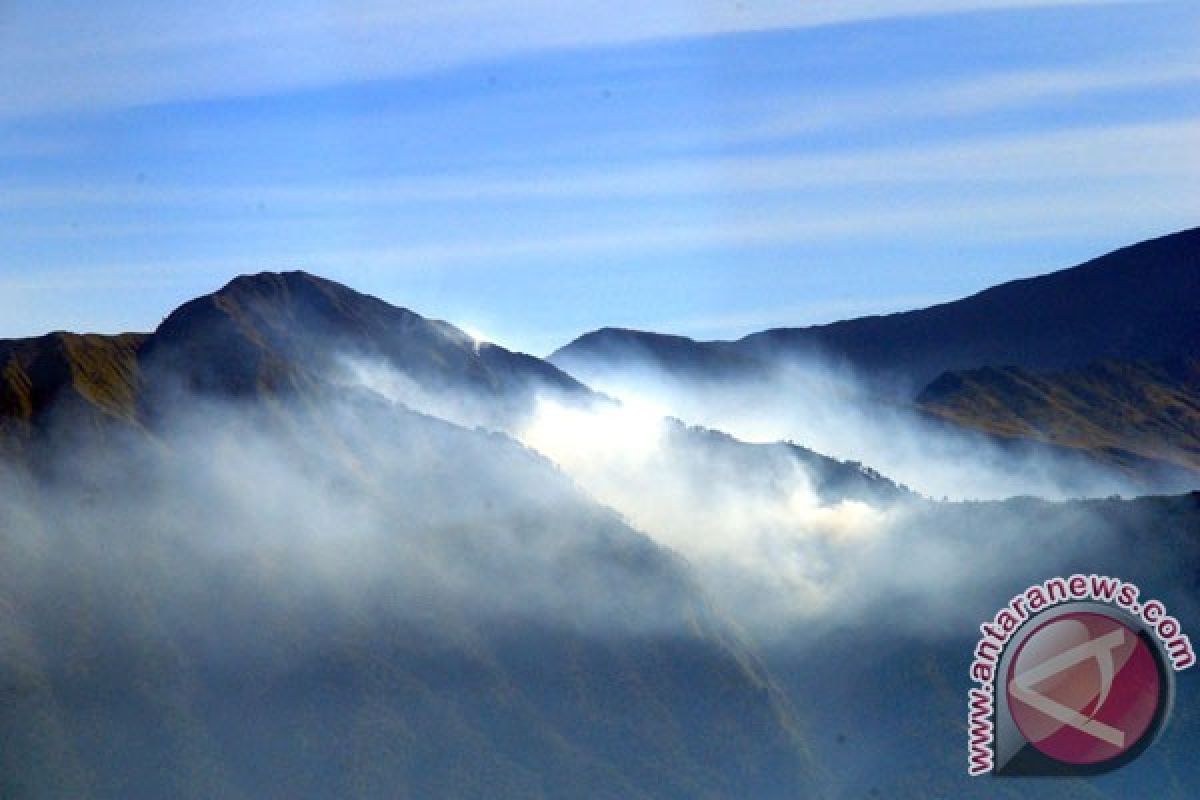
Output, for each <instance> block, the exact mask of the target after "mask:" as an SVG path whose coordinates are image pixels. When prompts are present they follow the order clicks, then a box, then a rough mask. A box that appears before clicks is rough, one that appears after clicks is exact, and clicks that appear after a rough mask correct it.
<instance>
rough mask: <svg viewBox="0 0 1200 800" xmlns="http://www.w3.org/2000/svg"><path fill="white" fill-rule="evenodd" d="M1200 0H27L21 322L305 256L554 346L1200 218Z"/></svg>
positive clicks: (10, 12)
mask: <svg viewBox="0 0 1200 800" xmlns="http://www.w3.org/2000/svg"><path fill="white" fill-rule="evenodd" d="M1198 90H1200V4H1196V3H1194V2H1190V1H1189V0H1183V1H1180V2H1147V1H1142V2H1127V3H1119V2H1102V1H1097V0H1092V1H1089V2H1064V1H1062V0H1059V1H1055V0H886V1H885V0H836V1H835V0H803V1H802V0H788V1H787V2H775V1H774V0H763V1H762V2H756V1H755V0H740V1H735V2H724V1H722V2H715V1H713V0H691V2H684V1H683V0H661V1H660V2H656V3H652V4H648V3H644V2H627V1H626V0H604V2H599V1H598V0H578V1H577V2H573V3H562V2H558V1H557V0H505V2H499V1H498V0H444V1H443V2H439V3H429V4H423V5H422V4H416V3H409V2H404V3H379V2H366V1H365V0H362V1H360V0H338V1H337V2H334V1H333V0H328V1H327V2H320V1H318V0H301V1H300V2H288V3H283V2H276V0H265V1H264V2H256V3H253V4H251V3H244V2H230V1H229V0H216V1H215V2H208V3H192V2H182V0H164V1H163V2H155V3H133V2H127V1H126V0H113V1H112V2H107V3H104V4H98V3H84V2H64V1H62V0H36V2H35V0H0V309H2V310H3V313H0V337H16V336H29V335H37V334H40V333H43V332H46V331H49V330H58V329H69V330H80V331H83V330H87V331H99V332H115V331H118V330H151V329H153V328H154V327H155V326H156V325H157V324H158V323H159V322H160V320H161V319H162V317H163V316H164V315H165V314H166V313H168V312H169V311H170V310H171V309H173V308H174V307H176V306H177V305H179V304H180V303H182V302H184V301H186V300H187V299H190V298H191V297H194V296H196V295H199V294H203V293H205V292H209V291H213V290H215V289H216V288H218V287H219V286H221V285H223V284H224V283H226V282H227V281H228V280H229V279H231V278H232V277H234V276H235V275H238V274H242V273H248V272H259V271H263V270H283V269H305V270H308V271H310V272H313V273H316V274H320V275H323V276H325V277H328V278H331V279H334V280H338V281H341V282H343V283H346V284H348V285H350V286H352V287H354V288H356V289H359V290H361V291H366V292H369V293H371V294H375V295H377V296H379V297H382V298H383V299H385V300H387V301H389V302H392V303H394V304H397V305H401V306H405V307H407V308H411V309H413V310H415V311H417V312H419V313H422V314H424V315H426V316H432V317H438V318H443V319H448V320H450V321H452V322H455V323H456V324H459V325H460V326H462V327H465V328H467V329H468V330H470V331H472V332H474V333H475V334H476V335H479V336H481V337H483V338H486V339H489V340H492V341H496V342H499V343H501V344H504V345H506V346H510V347H513V348H516V349H521V350H525V351H527V352H532V353H535V354H538V355H544V354H546V353H548V352H550V351H552V350H553V349H555V348H556V347H558V346H561V345H563V344H565V343H566V342H568V341H570V340H571V339H573V338H574V337H575V336H577V335H579V334H581V333H583V332H586V331H588V330H592V329H595V328H598V327H601V326H605V325H616V326H624V327H635V328H643V329H652V330H660V331H667V332H672V333H681V334H685V335H690V336H695V337H698V338H736V337H739V336H742V335H745V334H746V333H750V332H752V331H756V330H761V329H763V328H768V327H775V326H784V325H805V324H814V323H820V322H827V321H832V320H834V319H840V318H846V317H853V316H860V315H863V314H871V313H882V312H888V311H896V310H902V309H906V308H913V307H920V306H925V305H929V304H931V303H934V302H940V301H943V300H949V299H953V298H956V297H960V296H963V295H966V294H970V293H972V292H975V291H978V290H980V289H982V288H985V287H987V286H989V285H993V284H995V283H998V282H1002V281H1005V280H1010V279H1013V278H1019V277H1026V276H1029V275H1034V274H1040V273H1045V272H1048V271H1052V270H1054V269H1059V268H1062V267H1067V266H1071V265H1073V264H1076V263H1079V262H1081V261H1083V260H1086V259H1087V258H1090V257H1093V256H1096V255H1100V254H1102V253H1104V252H1107V251H1109V250H1111V249H1114V248H1116V247H1120V246H1123V245H1126V244H1131V243H1133V242H1136V241H1139V240H1142V239H1146V238H1150V237H1153V236H1157V235H1161V234H1164V233H1169V232H1172V231H1175V230H1180V229H1183V228H1188V227H1192V226H1195V225H1197V224H1200V91H1198Z"/></svg>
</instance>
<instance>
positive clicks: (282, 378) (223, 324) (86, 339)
mask: <svg viewBox="0 0 1200 800" xmlns="http://www.w3.org/2000/svg"><path fill="white" fill-rule="evenodd" d="M341 357H361V358H366V359H371V360H373V361H374V362H376V363H381V364H386V365H388V366H390V367H392V368H394V369H395V370H396V371H398V372H401V373H403V374H404V375H406V376H408V377H409V378H411V379H413V380H415V381H417V382H418V383H419V384H421V385H423V386H426V387H428V388H430V389H435V390H446V391H465V392H470V393H472V394H476V395H480V396H482V397H484V398H486V399H487V400H488V401H489V402H491V403H492V404H493V405H494V406H495V407H496V409H497V413H498V414H500V413H501V412H508V413H516V411H517V410H519V409H521V408H522V407H524V406H526V405H527V404H528V402H529V400H530V397H531V395H532V393H533V392H534V391H536V390H538V389H544V390H548V391H555V392H560V393H565V394H567V395H577V396H580V397H586V396H590V393H589V392H588V390H587V389H586V388H585V387H584V386H583V385H582V384H580V383H579V382H578V381H576V380H574V379H573V378H571V377H569V376H568V375H566V374H565V373H563V372H562V371H560V370H559V369H557V368H555V367H553V366H552V365H550V364H547V363H546V362H544V361H542V360H540V359H537V358H534V357H533V356H528V355H524V354H521V353H514V352H511V351H509V350H506V349H504V348H503V347H499V346H497V345H495V344H491V343H483V342H476V341H475V340H473V339H472V338H471V337H470V336H468V335H467V334H465V333H463V332H462V331H461V330H459V329H458V328H456V327H454V326H453V325H451V324H449V323H446V322H441V321H438V320H429V319H425V318H424V317H421V316H420V315H418V314H415V313H413V312H411V311H409V310H407V309H403V308H397V307H395V306H392V305H389V304H388V303H385V302H383V301H382V300H379V299H378V298H375V297H371V296H369V295H364V294H360V293H358V292H355V291H353V290H351V289H348V288H347V287H345V286H342V285H340V284H337V283H334V282H332V281H328V280H324V279H322V278H318V277H316V276H313V275H309V274H307V273H304V272H284V273H261V274H258V275H245V276H242V277H239V278H236V279H234V280H233V281H231V282H230V283H229V284H227V285H226V286H225V287H223V288H222V289H220V290H218V291H216V292H214V293H212V294H209V295H205V296H203V297H199V298H197V299H195V300H192V301H190V302H188V303H186V304H184V305H183V306H181V307H180V308H178V309H177V310H175V311H174V312H172V313H171V314H170V315H169V316H167V318H166V319H165V320H164V321H163V322H162V324H161V325H160V326H159V327H158V329H157V330H156V331H154V332H153V333H151V334H144V333H125V334H117V335H111V336H106V335H100V334H86V335H81V334H72V333H54V334H49V335H47V336H42V337H38V338H33V339H16V340H5V341H0V433H4V434H6V435H3V436H0V445H2V446H3V447H4V448H6V449H7V451H8V452H10V453H12V452H14V451H17V450H20V449H21V447H22V442H24V441H26V440H28V439H29V437H30V436H33V435H36V434H37V433H38V432H39V431H43V430H46V429H48V428H50V427H54V426H58V427H62V428H69V429H70V430H71V432H72V433H73V435H75V436H85V435H86V436H91V437H94V436H100V435H104V434H105V433H106V432H110V431H111V429H112V428H113V427H114V426H116V427H118V428H119V427H128V426H135V427H136V426H140V425H143V424H149V423H152V421H153V418H154V417H155V415H156V414H158V413H169V407H170V404H171V403H172V402H173V399H174V398H175V396H176V395H177V394H179V393H180V392H183V393H186V394H192V395H195V394H200V395H208V396H213V397H222V398H239V397H240V398H254V397H256V396H260V395H264V394H265V395H282V394H288V393H294V392H297V391H300V392H305V391H314V390H316V389H317V388H318V387H320V386H322V385H324V384H326V383H328V381H329V380H330V378H331V375H332V373H333V372H334V371H335V370H336V368H337V363H336V362H337V359H338V358H341Z"/></svg>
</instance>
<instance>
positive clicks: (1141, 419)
mask: <svg viewBox="0 0 1200 800" xmlns="http://www.w3.org/2000/svg"><path fill="white" fill-rule="evenodd" d="M916 402H917V406H918V407H919V408H920V409H921V410H923V411H925V412H926V413H928V414H930V415H933V416H935V417H937V418H940V419H945V420H948V421H950V422H953V423H955V424H957V425H960V426H963V427H967V428H974V429H976V430H980V431H983V432H985V433H989V434H993V435H996V436H1000V437H1005V438H1022V439H1030V440H1034V441H1040V442H1047V443H1051V444H1054V445H1057V446H1060V447H1066V448H1071V449H1076V450H1081V451H1084V452H1087V453H1089V454H1091V455H1092V456H1094V457H1095V458H1097V459H1100V460H1103V461H1107V462H1109V463H1112V464H1114V465H1116V466H1119V467H1123V468H1134V469H1138V470H1153V469H1158V470H1160V471H1168V470H1175V471H1188V472H1190V473H1191V476H1192V477H1191V480H1192V482H1193V483H1195V482H1197V481H1200V360H1196V359H1173V360H1169V361H1161V362H1155V361H1100V362H1097V363H1094V364H1089V365H1087V366H1085V367H1081V368H1078V369H1073V370H1064V371H1054V372H1044V373H1036V372H1031V371H1029V370H1026V369H1022V368H1020V367H984V368H982V369H976V370H966V371H962V372H947V373H945V374H944V375H942V376H941V377H939V378H938V379H937V380H935V381H934V382H933V383H931V384H930V385H929V386H927V387H925V389H924V390H923V391H922V392H921V394H920V395H918V397H917V400H916Z"/></svg>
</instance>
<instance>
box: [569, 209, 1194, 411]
mask: <svg viewBox="0 0 1200 800" xmlns="http://www.w3.org/2000/svg"><path fill="white" fill-rule="evenodd" d="M1188 355H1193V356H1194V355H1200V228H1193V229H1190V230H1186V231H1182V232H1179V233H1175V234H1171V235H1168V236H1163V237H1161V238H1159V239H1153V240H1150V241H1146V242H1141V243H1139V244H1135V245H1131V246H1129V247H1125V248H1122V249H1120V250H1116V251H1114V252H1112V253H1109V254H1107V255H1104V256H1101V257H1099V258H1095V259H1093V260H1091V261H1088V262H1086V263H1084V264H1081V265H1079V266H1076V267H1072V268H1070V269H1064V270H1060V271H1058V272H1053V273H1050V274H1047V275H1040V276H1038V277H1033V278H1027V279H1024V280H1017V281H1011V282H1009V283H1004V284H1000V285H998V286H994V287H992V288H990V289H986V290H984V291H982V292H979V293H978V294H975V295H972V296H970V297H966V298H963V299H961V300H956V301H954V302H950V303H942V304H939V305H935V306H931V307H929V308H924V309H920V310H915V311H905V312H901V313H897V314H887V315H883V316H872V317H862V318H859V319H851V320H845V321H842V322H835V323H832V324H828V325H816V326H811V327H805V328H774V329H771V330H766V331H762V332H760V333H754V334H750V335H749V336H746V337H744V338H742V339H739V340H737V341H733V342H697V341H693V340H691V339H687V338H685V337H665V336H663V335H661V334H649V333H640V332H635V331H616V330H613V329H603V330H600V331H595V332H593V333H588V334H585V335H583V336H581V337H579V338H578V339H576V340H575V341H573V342H571V343H570V344H568V345H566V346H565V347H563V348H561V349H559V350H558V351H556V352H555V353H554V354H553V355H551V356H550V361H551V362H553V363H555V364H558V365H560V366H562V367H564V368H565V369H568V370H570V371H572V372H573V373H575V374H579V375H582V376H584V378H585V380H586V376H587V375H588V374H589V372H590V371H592V370H603V369H610V368H613V367H619V366H621V365H622V364H627V365H636V364H638V363H649V364H650V365H652V366H664V367H666V368H668V369H670V370H673V371H676V372H680V373H691V374H693V375H695V376H696V377H708V378H718V377H730V376H731V375H732V374H734V373H736V372H738V371H744V370H745V369H746V368H747V366H752V365H754V364H759V365H761V366H762V367H763V368H770V367H771V366H772V365H774V364H776V363H780V362H787V361H788V360H792V359H798V358H800V359H803V358H810V357H815V358H819V359H822V360H825V361H831V362H834V363H844V364H846V365H848V366H850V367H853V368H855V369H856V370H858V371H859V372H861V373H862V374H863V375H864V376H865V377H867V378H868V379H870V380H872V381H875V382H880V383H889V382H894V381H901V382H902V383H904V384H905V385H906V386H909V387H911V388H912V389H913V390H914V391H915V390H917V389H919V388H920V387H922V386H924V385H925V384H927V383H929V382H930V381H932V380H933V379H934V378H936V377H937V376H939V375H940V374H942V373H943V372H946V371H951V370H962V369H971V368H975V367H982V366H1005V365H1017V366H1020V367H1022V368H1025V369H1028V370H1049V369H1062V368H1066V367H1075V366H1083V365H1085V364H1088V363H1091V362H1094V361H1099V360H1104V359H1112V360H1141V359H1149V360H1162V359H1166V358H1173V357H1181V356H1188Z"/></svg>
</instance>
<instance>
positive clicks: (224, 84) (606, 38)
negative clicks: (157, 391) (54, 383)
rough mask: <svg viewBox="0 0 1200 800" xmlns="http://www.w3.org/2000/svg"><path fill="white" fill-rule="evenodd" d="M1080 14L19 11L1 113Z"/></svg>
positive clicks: (870, 9)
mask: <svg viewBox="0 0 1200 800" xmlns="http://www.w3.org/2000/svg"><path fill="white" fill-rule="evenodd" d="M1135 1H1137V0H1135ZM1083 4H1086V5H1096V4H1097V0H1089V1H1088V2H1086V3H1085V2H1084V0H888V1H886V2H885V1H884V0H808V2H803V3H797V2H785V1H784V0H764V1H763V2H754V3H730V2H718V1H717V0H704V2H699V3H697V2H685V1H684V0H670V1H669V2H662V3H652V4H647V3H637V2H630V1H628V0H617V2H613V0H606V1H605V2H600V0H585V1H584V2H577V3H570V4H564V3H560V2H557V1H556V0H524V1H523V2H517V3H510V2H505V3H500V2H495V1H494V0H459V2H446V3H439V4H422V5H420V6H419V7H418V6H413V5H411V4H399V5H396V4H382V3H376V2H361V1H355V2H344V3H338V4H336V5H330V4H328V3H323V2H303V3H287V4H285V3H280V2H267V3H255V4H253V6H250V5H246V4H244V3H233V2H228V1H226V2H219V3H206V4H202V5H197V4H192V3H184V2H182V1H181V0H176V1H175V2H164V3H156V4H153V5H149V6H147V5H145V4H134V3H115V4H114V3H109V4H105V5H104V6H103V7H101V6H98V5H85V6H65V5H64V4H60V3H51V4H43V3H37V4H18V5H17V6H15V7H9V8H6V9H5V13H4V16H3V17H0V109H2V111H0V114H2V115H3V116H5V117H10V118H11V117H14V116H18V117H19V116H25V115H30V114H40V113H47V112H60V111H79V110H97V109H103V108H113V107H121V106H129V105H139V104H147V103H156V102H167V101H173V100H190V99H199V98H210V97H226V96H245V95H254V94H260V93H270V92H280V91H289V90H296V89H302V88H310V87H317V86H327V85H333V84H337V83H342V82H346V81H362V80H369V79H379V78H388V77H398V76H404V75H412V74H416V73H420V72H424V71H428V70H432V69H439V68H445V67H451V66H455V65H460V64H465V63H470V62H475V61H480V60H486V59H491V58H497V57H502V56H509V55H513V54H519V53H527V52H538V51H544V50H549V49H556V48H574V47H596V46H605V45H616V44H626V43H631V42H638V41H646V40H653V39H659V38H664V37H689V36H707V35H714V34H723V33H735V32H746V31H764V30H776V29H785V28H800V27H813V26H823V25H834V24H840V23H847V22H860V21H865V20H872V19H881V18H897V17H913V16H922V15H935V14H953V13H965V12H976V11H989V10H996V9H1022V8H1025V9H1032V8H1042V7H1052V6H1068V5H1083Z"/></svg>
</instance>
